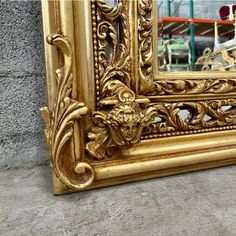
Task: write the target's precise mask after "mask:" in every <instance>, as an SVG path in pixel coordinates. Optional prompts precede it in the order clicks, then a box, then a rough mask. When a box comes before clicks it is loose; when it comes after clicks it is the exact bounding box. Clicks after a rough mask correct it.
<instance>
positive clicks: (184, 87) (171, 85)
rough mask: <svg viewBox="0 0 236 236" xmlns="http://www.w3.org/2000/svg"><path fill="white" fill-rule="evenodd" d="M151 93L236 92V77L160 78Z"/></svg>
mask: <svg viewBox="0 0 236 236" xmlns="http://www.w3.org/2000/svg"><path fill="white" fill-rule="evenodd" d="M154 86H155V89H154V91H152V92H150V95H179V94H183V95H190V94H192V95H194V94H224V93H229V92H236V79H234V78H231V79H210V78H209V79H185V80H178V79H176V80H158V81H155V82H154Z"/></svg>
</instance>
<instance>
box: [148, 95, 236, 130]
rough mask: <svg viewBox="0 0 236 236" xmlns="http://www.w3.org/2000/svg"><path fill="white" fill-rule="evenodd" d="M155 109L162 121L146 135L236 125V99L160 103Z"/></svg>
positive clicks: (155, 124) (156, 123)
mask: <svg viewBox="0 0 236 236" xmlns="http://www.w3.org/2000/svg"><path fill="white" fill-rule="evenodd" d="M154 107H155V108H156V109H157V114H158V115H157V116H158V117H159V118H160V119H159V120H158V121H157V122H154V123H152V124H151V125H150V126H149V127H148V128H147V129H145V132H144V133H165V132H174V131H192V130H201V129H206V128H207V129H208V128H216V127H224V126H232V125H235V124H236V99H225V100H209V101H199V102H174V103H159V104H155V105H154ZM183 115H184V116H185V117H183Z"/></svg>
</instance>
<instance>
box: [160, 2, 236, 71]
mask: <svg viewBox="0 0 236 236" xmlns="http://www.w3.org/2000/svg"><path fill="white" fill-rule="evenodd" d="M235 14H236V1H234V0H214V1H213V0H207V1H206V0H160V1H158V67H159V70H160V71H236V66H235V60H236V31H235V28H236V17H235Z"/></svg>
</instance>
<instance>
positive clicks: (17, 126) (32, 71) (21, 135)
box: [0, 0, 47, 169]
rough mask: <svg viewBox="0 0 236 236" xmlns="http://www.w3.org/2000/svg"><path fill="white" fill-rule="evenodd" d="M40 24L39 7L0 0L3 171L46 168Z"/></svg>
mask: <svg viewBox="0 0 236 236" xmlns="http://www.w3.org/2000/svg"><path fill="white" fill-rule="evenodd" d="M41 18H42V17H41V6H40V2H39V1H4V0H0V169H3V168H15V167H24V166H34V165H38V164H45V163H46V162H47V149H46V145H45V142H44V136H43V127H44V124H43V122H42V120H41V118H40V116H39V112H38V110H39V108H40V107H42V106H44V105H45V104H46V103H47V102H46V89H45V87H46V86H45V69H44V55H43V35H42V20H41Z"/></svg>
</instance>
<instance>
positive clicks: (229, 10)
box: [220, 4, 236, 21]
mask: <svg viewBox="0 0 236 236" xmlns="http://www.w3.org/2000/svg"><path fill="white" fill-rule="evenodd" d="M235 11H236V4H231V5H226V6H222V7H221V8H220V18H221V19H222V20H231V21H233V20H234V15H235Z"/></svg>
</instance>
